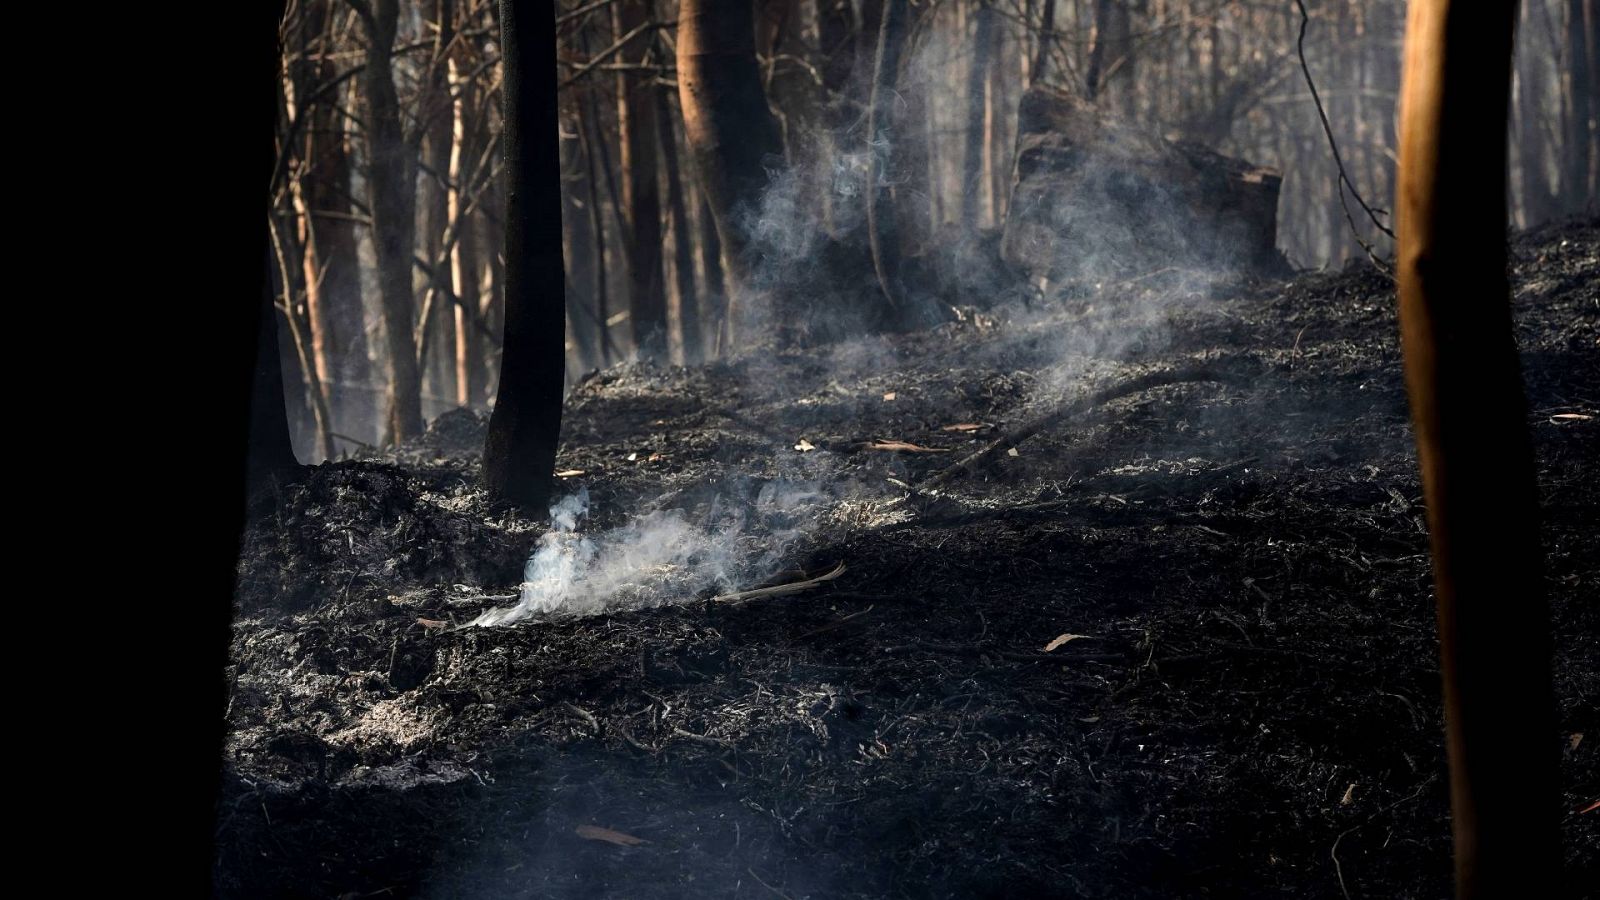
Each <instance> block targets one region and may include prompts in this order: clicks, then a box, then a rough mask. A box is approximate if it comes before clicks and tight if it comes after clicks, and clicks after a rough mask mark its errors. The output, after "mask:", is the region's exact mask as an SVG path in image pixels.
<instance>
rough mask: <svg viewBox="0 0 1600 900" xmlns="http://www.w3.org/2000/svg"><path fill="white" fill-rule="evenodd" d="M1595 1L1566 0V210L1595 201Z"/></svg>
mask: <svg viewBox="0 0 1600 900" xmlns="http://www.w3.org/2000/svg"><path fill="white" fill-rule="evenodd" d="M1594 6H1595V3H1594V0H1567V60H1568V64H1567V79H1568V85H1567V91H1568V93H1569V94H1570V95H1571V97H1572V115H1571V116H1569V117H1568V120H1567V135H1566V148H1565V149H1566V153H1565V154H1564V157H1565V163H1566V165H1565V166H1564V167H1563V171H1562V173H1561V193H1562V195H1563V196H1564V198H1565V200H1566V203H1565V204H1564V205H1565V207H1566V209H1564V210H1562V211H1563V212H1566V213H1569V214H1571V213H1581V212H1583V211H1584V210H1585V207H1592V206H1593V204H1594V192H1595V191H1596V190H1600V185H1596V184H1594V183H1592V180H1591V172H1592V170H1593V168H1594V158H1593V157H1594V154H1595V153H1596V152H1600V148H1596V146H1595V128H1594V122H1593V116H1594V105H1595V104H1596V103H1597V102H1600V96H1597V94H1600V82H1597V81H1596V79H1595V74H1594V72H1593V71H1592V70H1591V67H1592V66H1594V64H1595V59H1594V54H1595V46H1594V42H1595V39H1596V35H1595V29H1596V28H1597V27H1600V22H1596V21H1595V20H1594V12H1595V10H1594Z"/></svg>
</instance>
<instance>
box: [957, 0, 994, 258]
mask: <svg viewBox="0 0 1600 900" xmlns="http://www.w3.org/2000/svg"><path fill="white" fill-rule="evenodd" d="M975 19H976V22H975V24H974V27H973V38H972V67H971V69H969V70H968V72H967V127H966V136H967V151H966V154H965V156H963V157H962V165H963V166H964V170H963V173H962V177H961V191H962V203H961V216H962V220H963V223H964V224H965V225H966V228H967V230H969V231H975V230H977V228H978V226H979V225H981V224H982V218H983V211H982V209H981V208H980V205H981V204H982V202H983V195H984V188H983V185H984V181H985V180H986V179H985V178H984V171H983V145H984V142H985V138H986V137H987V136H988V131H987V129H985V127H984V107H985V103H984V96H985V93H986V92H985V90H984V87H985V84H986V81H987V76H988V73H989V55H990V52H991V51H992V50H993V49H994V10H993V9H991V8H990V6H989V0H978V9H977V12H976V14H975Z"/></svg>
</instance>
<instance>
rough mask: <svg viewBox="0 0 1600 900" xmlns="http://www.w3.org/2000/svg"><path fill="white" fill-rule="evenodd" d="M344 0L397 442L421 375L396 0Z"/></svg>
mask: <svg viewBox="0 0 1600 900" xmlns="http://www.w3.org/2000/svg"><path fill="white" fill-rule="evenodd" d="M346 2H347V3H349V4H350V6H351V7H352V8H353V9H355V11H356V14H357V15H359V16H360V18H361V23H362V26H363V30H364V32H365V35H366V40H367V54H366V63H365V66H364V68H363V69H362V72H361V84H362V87H363V92H364V94H365V97H366V113H367V122H366V131H367V158H368V171H367V188H368V205H369V206H370V207H371V210H372V244H373V250H374V252H375V253H376V255H377V264H378V293H379V295H380V297H381V300H382V310H383V330H384V336H385V343H386V345H387V349H388V354H387V363H388V376H389V385H388V412H387V419H388V422H387V428H386V430H387V432H388V434H387V438H388V439H389V440H391V441H395V442H399V441H404V440H407V439H409V438H412V437H415V436H416V435H418V434H420V433H422V376H421V370H420V368H419V367H418V365H417V343H416V337H415V335H414V334H413V333H412V328H413V322H412V318H413V315H414V312H413V310H414V307H415V305H416V304H415V301H414V298H413V297H412V288H411V268H412V264H413V263H412V259H413V257H414V256H415V247H414V245H415V243H416V228H417V226H416V220H415V211H416V198H417V187H416V171H417V158H416V153H415V150H414V146H413V144H414V142H412V141H409V140H408V139H407V136H406V133H405V130H404V128H403V127H402V126H401V123H400V99H399V96H398V95H397V94H396V93H395V87H394V65H393V55H394V41H395V34H396V31H397V28H398V24H399V18H400V5H399V2H398V0H372V2H370V3H369V2H368V0H346Z"/></svg>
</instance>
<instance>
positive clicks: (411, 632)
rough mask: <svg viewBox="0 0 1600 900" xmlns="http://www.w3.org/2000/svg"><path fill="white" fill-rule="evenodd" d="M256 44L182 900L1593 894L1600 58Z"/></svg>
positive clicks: (317, 0)
mask: <svg viewBox="0 0 1600 900" xmlns="http://www.w3.org/2000/svg"><path fill="white" fill-rule="evenodd" d="M277 11H278V12H279V13H281V17H280V19H279V22H280V28H279V31H278V34H277V39H276V41H277V42H276V44H275V48H276V49H275V51H274V52H275V56H276V60H277V66H276V72H275V75H274V77H275V79H276V81H275V83H276V85H277V94H276V97H275V101H274V109H273V116H274V121H275V123H276V150H277V157H276V159H277V162H276V164H275V168H274V171H273V176H272V181H271V197H270V207H269V209H270V229H267V230H266V233H261V234H258V238H259V239H260V240H261V241H262V242H263V243H264V244H265V245H266V250H267V253H268V259H270V261H271V264H270V265H269V266H268V267H267V270H266V271H265V272H258V273H255V277H256V278H257V279H258V280H257V286H258V287H259V290H257V291H256V293H255V294H253V295H252V296H253V299H252V300H250V301H243V300H239V301H237V302H238V303H250V304H257V305H251V306H247V307H240V308H241V309H247V310H248V311H247V312H246V313H241V315H240V316H239V317H238V318H239V319H240V320H241V322H242V321H245V320H249V321H250V322H253V323H255V325H254V326H253V327H251V328H249V329H245V328H244V327H243V326H241V327H240V329H239V336H238V340H239V347H240V351H239V352H240V353H241V354H245V355H248V351H249V350H250V348H251V347H252V346H253V347H254V356H253V357H250V358H253V359H255V360H256V365H255V366H254V368H253V370H252V372H251V374H250V376H249V378H248V379H246V378H244V377H243V372H244V366H243V365H241V366H240V373H241V378H240V385H239V390H238V391H237V398H236V399H237V401H238V403H237V410H238V411H239V415H240V418H241V423H242V422H243V419H244V418H245V416H246V411H248V413H247V415H248V421H249V444H248V447H240V448H239V451H240V456H239V462H240V463H241V465H240V466H239V470H240V471H241V472H247V475H246V483H245V484H244V485H242V487H243V488H244V489H243V490H241V491H239V494H240V497H241V504H240V506H241V510H242V515H241V518H240V522H242V523H243V529H242V532H241V536H240V540H239V543H238V558H237V564H236V567H235V569H234V572H235V581H234V584H233V595H232V627H231V644H230V647H229V655H228V660H227V667H226V671H225V672H224V673H218V677H220V678H225V680H226V684H227V700H226V702H227V706H226V710H225V712H224V711H222V710H214V711H213V712H212V714H211V715H210V718H211V719H212V720H216V719H217V718H218V716H217V715H216V713H218V712H222V713H223V715H222V716H221V717H220V718H221V719H222V720H223V721H224V722H225V726H224V731H225V733H223V734H218V735H217V737H219V738H221V744H220V746H221V747H222V758H221V760H220V771H221V778H220V781H219V784H220V793H219V795H218V797H217V802H216V805H215V820H214V824H213V830H212V833H213V836H214V847H213V853H212V856H211V860H212V868H211V871H210V872H209V874H208V876H207V877H208V878H209V881H210V885H211V890H212V892H213V893H214V894H215V895H216V896H220V897H340V898H355V897H401V896H419V897H430V898H445V897H452V898H453V897H467V898H478V897H563V898H564V897H626V898H666V897H702V896H714V897H751V898H759V897H778V898H793V900H799V898H835V897H841V898H853V897H860V898H869V897H871V898H876V897H1035V896H1038V897H1071V898H1130V897H1135V898H1144V897H1149V898H1167V897H1179V898H1181V897H1329V898H1347V900H1348V898H1355V897H1394V898H1438V897H1444V896H1447V895H1450V894H1451V893H1452V891H1454V892H1455V893H1456V896H1458V897H1463V898H1488V897H1512V896H1516V897H1559V896H1580V895H1584V894H1585V893H1586V892H1589V891H1592V890H1593V882H1592V881H1588V882H1586V881H1585V876H1583V875H1581V874H1580V873H1583V872H1593V871H1595V870H1596V869H1597V868H1600V762H1597V761H1600V751H1597V748H1600V715H1597V709H1600V704H1597V703H1596V698H1597V697H1600V649H1597V643H1596V637H1597V635H1600V613H1597V609H1600V603H1597V601H1600V477H1597V475H1600V203H1597V199H1596V198H1597V196H1600V191H1597V182H1600V108H1596V98H1597V97H1600V80H1597V79H1600V10H1597V8H1596V4H1595V2H1593V0H1528V2H1524V3H1521V4H1517V3H1482V4H1462V3H1455V4H1452V3H1448V2H1446V0H1412V2H1411V3H1409V4H1401V3H1399V2H1380V0H1351V2H1343V3H1334V2H1325V0H1305V2H1301V0H1287V2H1283V3H1273V4H1264V5H1263V4H1245V3H1237V2H1229V0H1219V2H1193V0H1150V2H1140V3H1134V2H1128V0H1095V2H1093V3H1070V4H1069V3H1058V2H1057V0H859V2H845V0H797V2H789V0H761V2H754V3H753V2H751V0H661V2H651V0H557V2H556V3H555V5H554V9H553V11H552V8H551V7H546V6H542V5H538V4H534V3H526V2H518V0H499V2H483V0H360V2H358V0H348V2H339V0H294V2H285V3H283V4H279V5H278V10H277ZM1512 24H1515V26H1516V27H1515V28H1514V29H1511V28H1510V27H1509V26H1511V25H1512ZM266 39H267V38H266V35H265V34H264V33H263V34H262V35H260V40H261V41H262V42H264V41H265V40H266ZM261 77H262V85H261V86H262V88H263V89H264V88H265V77H266V73H265V70H264V69H263V71H262V73H261ZM241 95H242V96H252V94H250V93H249V90H247V89H246V90H242V91H241ZM1402 98H1404V102H1401V101H1402ZM262 99H263V101H264V99H265V96H264V90H263V93H262ZM261 112H262V116H263V121H262V127H263V130H264V128H265V110H264V109H263V110H262V111H261ZM1463 148H1471V152H1470V153H1468V152H1467V151H1466V150H1465V149H1463ZM1497 149H1503V150H1504V151H1505V152H1504V153H1503V154H1498V153H1496V152H1495V151H1496V150H1497ZM245 277H249V276H245ZM246 381H248V384H245V382H246ZM246 388H248V392H247V391H246ZM241 431H242V429H241ZM230 487H231V486H230ZM221 589H222V586H221V585H218V590H219V592H220V590H221ZM216 602H217V603H218V604H222V603H223V602H224V600H223V598H221V597H218V598H217V599H216ZM218 652H219V653H220V649H219V650H218ZM1589 895H1591V896H1592V894H1589Z"/></svg>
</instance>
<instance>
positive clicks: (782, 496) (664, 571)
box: [471, 482, 830, 626]
mask: <svg viewBox="0 0 1600 900" xmlns="http://www.w3.org/2000/svg"><path fill="white" fill-rule="evenodd" d="M829 506H830V503H829V498H827V497H826V496H825V495H824V493H823V492H822V491H821V490H820V489H819V488H818V487H817V486H816V485H812V484H804V483H787V482H770V483H767V484H765V485H762V486H761V487H760V488H758V489H757V490H755V492H754V494H753V496H747V497H737V496H734V497H732V498H731V499H727V498H723V497H719V498H718V499H717V500H715V501H713V502H712V503H711V504H710V505H709V509H708V510H707V512H706V514H705V515H704V517H703V519H702V520H701V521H699V522H695V521H691V518H690V515H689V513H687V512H686V511H684V510H681V509H672V510H654V511H651V512H647V513H645V514H643V515H640V516H637V517H635V518H633V519H632V520H630V521H628V522H627V523H626V524H624V525H621V526H619V527H616V528H611V529H606V530H603V531H600V532H598V533H594V534H588V533H585V532H584V530H583V528H582V524H583V519H584V517H585V516H586V515H588V512H589V492H588V490H587V489H584V490H580V491H579V492H578V493H576V494H573V495H570V496H568V497H565V498H563V499H562V500H560V501H558V502H557V503H556V504H555V505H554V506H552V507H551V508H550V526H551V527H550V530H549V531H548V532H546V533H545V535H544V536H543V537H541V538H540V539H539V546H538V548H537V549H536V550H535V551H534V553H533V556H532V557H530V558H529V559H528V564H527V566H526V568H525V569H524V570H523V581H522V588H521V596H520V597H519V599H518V601H517V604H516V605H515V606H511V607H506V608H503V609H492V610H489V611H487V612H485V613H483V614H482V615H480V616H479V617H478V618H477V619H476V620H474V621H473V622H472V623H471V624H472V625H480V626H488V625H509V624H512V623H514V622H519V621H522V620H524V619H529V618H539V619H552V618H564V617H571V616H588V615H596V614H599V613H603V612H611V611H614V610H620V609H637V608H641V607H650V606H660V605H664V604H669V603H686V602H690V601H693V600H695V599H698V598H701V597H703V596H705V595H707V594H708V592H716V593H727V592H731V591H736V590H739V589H741V588H744V587H747V586H749V585H750V584H752V583H753V582H754V581H758V580H760V579H762V578H765V577H767V576H769V575H771V574H772V573H773V572H774V571H776V570H777V569H778V568H779V567H780V563H781V561H782V559H783V558H784V556H785V554H786V553H787V552H788V551H789V550H790V549H792V547H793V546H794V544H795V543H796V542H797V541H798V540H799V539H800V538H801V537H803V536H804V535H805V534H806V533H807V532H808V531H809V530H810V529H811V528H812V527H813V526H814V525H815V524H816V522H817V521H818V519H819V518H820V517H821V516H822V515H823V514H824V513H825V512H826V511H827V509H828V508H829Z"/></svg>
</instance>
